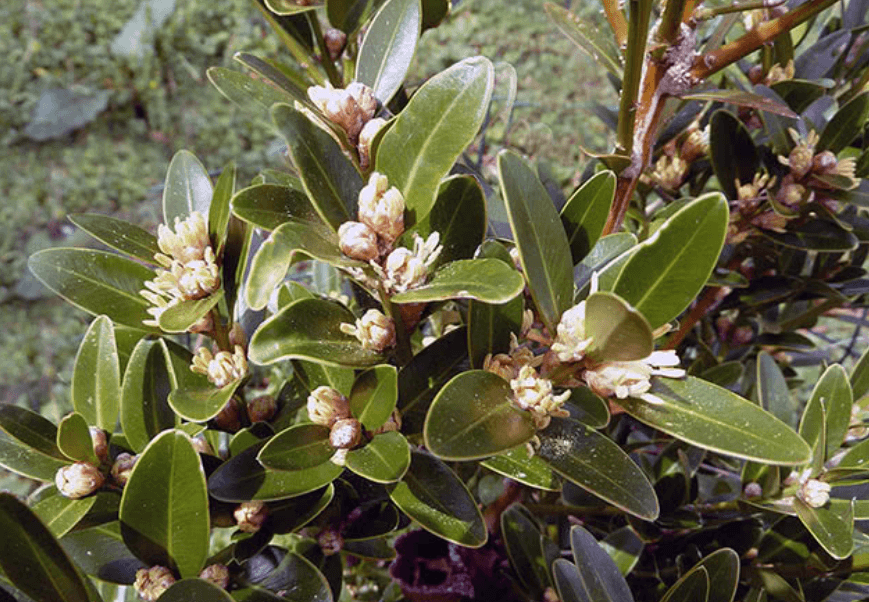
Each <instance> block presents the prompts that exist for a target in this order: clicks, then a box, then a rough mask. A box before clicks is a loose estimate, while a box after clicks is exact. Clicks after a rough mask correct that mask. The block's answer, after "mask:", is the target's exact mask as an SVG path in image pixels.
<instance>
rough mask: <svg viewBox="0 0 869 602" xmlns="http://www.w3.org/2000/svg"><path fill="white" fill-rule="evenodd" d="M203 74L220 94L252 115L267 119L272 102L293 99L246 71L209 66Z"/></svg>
mask: <svg viewBox="0 0 869 602" xmlns="http://www.w3.org/2000/svg"><path fill="white" fill-rule="evenodd" d="M205 74H206V75H207V76H208V80H209V81H210V82H211V83H212V84H213V85H214V87H215V88H217V90H218V91H219V92H220V93H221V94H223V95H224V96H225V97H226V98H228V99H229V100H231V101H232V102H233V104H235V105H236V106H238V107H240V108H241V109H244V110H245V111H247V113H248V114H249V115H251V116H253V117H260V118H262V119H266V120H268V119H269V110H270V109H271V107H272V105H273V104H276V103H288V102H293V100H294V96H293V95H292V94H289V93H287V92H286V91H284V90H282V89H280V88H278V87H276V86H273V85H271V84H270V83H268V82H265V81H262V80H259V79H254V78H253V77H251V76H250V75H248V74H246V73H239V72H238V71H233V70H232V69H227V68H225V67H209V68H208V70H207V71H206V72H205Z"/></svg>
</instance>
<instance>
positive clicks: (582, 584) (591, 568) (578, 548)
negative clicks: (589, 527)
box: [555, 525, 634, 602]
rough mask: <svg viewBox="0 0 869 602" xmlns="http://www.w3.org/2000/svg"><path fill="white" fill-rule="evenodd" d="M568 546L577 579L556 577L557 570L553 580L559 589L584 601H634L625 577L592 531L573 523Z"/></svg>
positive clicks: (557, 574) (557, 575)
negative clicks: (568, 591)
mask: <svg viewBox="0 0 869 602" xmlns="http://www.w3.org/2000/svg"><path fill="white" fill-rule="evenodd" d="M570 547H571V549H572V551H573V561H574V563H575V564H576V568H577V569H578V573H577V574H575V577H578V581H577V580H576V579H569V580H565V579H564V577H563V576H562V577H561V578H559V572H558V571H556V573H555V580H556V582H557V583H558V584H559V588H558V589H559V591H560V592H562V593H564V590H565V589H569V590H570V591H572V592H573V599H574V600H582V601H586V602H633V599H634V598H633V596H632V595H631V591H630V590H629V589H628V584H627V583H626V582H625V578H624V577H622V574H621V573H620V572H619V569H618V567H617V566H616V564H615V562H613V560H612V558H610V556H609V554H607V553H606V551H605V550H604V549H603V548H602V547H601V546H600V544H598V542H597V541H595V539H594V537H592V535H591V533H589V532H588V531H586V530H585V529H583V528H582V527H580V526H578V525H575V526H573V527H572V528H571V529H570ZM568 583H569V584H570V585H569V588H564V587H563V585H567V584H568ZM577 585H578V586H579V587H577Z"/></svg>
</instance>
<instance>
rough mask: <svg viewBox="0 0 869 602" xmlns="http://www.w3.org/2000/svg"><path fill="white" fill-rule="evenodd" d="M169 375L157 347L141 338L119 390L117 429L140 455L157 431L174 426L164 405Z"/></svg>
mask: <svg viewBox="0 0 869 602" xmlns="http://www.w3.org/2000/svg"><path fill="white" fill-rule="evenodd" d="M168 395H169V374H168V371H167V369H166V361H165V359H164V358H163V353H162V350H161V348H160V345H159V344H158V342H157V341H155V340H149V339H142V340H141V341H139V344H138V345H136V347H135V349H133V354H132V356H130V361H129V362H128V363H127V370H126V372H124V381H123V385H122V387H121V428H122V429H123V431H124V435H125V436H126V438H127V442H128V443H129V444H130V446H131V447H132V448H133V451H135V452H137V453H138V452H141V451H142V450H143V449H145V446H147V445H148V442H149V441H151V439H153V438H154V437H156V436H157V434H158V433H159V432H160V431H163V430H165V429H171V428H173V427H174V426H175V424H176V420H177V419H176V417H175V414H174V413H173V412H172V408H170V407H169V404H168V403H167V401H166V400H167V397H168Z"/></svg>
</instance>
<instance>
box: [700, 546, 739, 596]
mask: <svg viewBox="0 0 869 602" xmlns="http://www.w3.org/2000/svg"><path fill="white" fill-rule="evenodd" d="M739 562H740V560H739V555H738V554H737V553H736V552H734V551H733V550H731V549H730V548H722V549H720V550H716V551H714V552H712V553H711V554H709V556H707V557H705V558H704V559H703V560H701V561H700V562H698V563H697V564H696V565H694V566H693V567H692V568H691V571H689V572H693V571H695V570H700V569H701V568H702V569H704V570H705V571H706V574H707V575H708V577H709V583H710V584H711V587H710V588H709V593H708V602H733V598H734V596H736V588H737V586H738V585H739Z"/></svg>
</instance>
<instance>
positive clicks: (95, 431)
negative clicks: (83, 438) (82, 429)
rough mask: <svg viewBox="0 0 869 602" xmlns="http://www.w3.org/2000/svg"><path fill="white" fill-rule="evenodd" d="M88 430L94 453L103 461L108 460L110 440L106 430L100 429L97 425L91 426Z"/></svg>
mask: <svg viewBox="0 0 869 602" xmlns="http://www.w3.org/2000/svg"><path fill="white" fill-rule="evenodd" d="M88 430H89V431H90V434H91V442H92V443H93V446H94V454H95V455H96V457H97V458H98V459H99V461H100V462H101V463H102V462H107V461H108V459H109V441H108V439H107V438H106V432H105V431H104V430H103V429H99V428H97V427H95V426H92V427H89V428H88Z"/></svg>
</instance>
